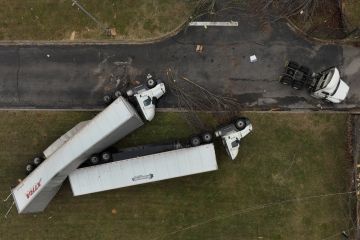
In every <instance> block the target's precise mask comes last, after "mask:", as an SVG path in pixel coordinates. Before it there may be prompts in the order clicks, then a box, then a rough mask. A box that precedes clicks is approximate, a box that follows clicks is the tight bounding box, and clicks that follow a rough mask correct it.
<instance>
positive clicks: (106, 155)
mask: <svg viewBox="0 0 360 240" xmlns="http://www.w3.org/2000/svg"><path fill="white" fill-rule="evenodd" d="M101 160H102V161H103V162H110V160H111V153H110V152H107V151H106V152H103V153H102V154H101Z"/></svg>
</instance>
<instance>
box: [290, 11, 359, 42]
mask: <svg viewBox="0 0 360 240" xmlns="http://www.w3.org/2000/svg"><path fill="white" fill-rule="evenodd" d="M285 19H286V21H287V25H288V27H289V28H290V29H291V30H292V31H294V32H295V33H297V34H299V35H301V36H302V37H304V38H305V39H306V40H308V41H310V42H313V43H322V44H327V45H336V44H341V45H351V44H358V43H360V39H359V40H353V39H332V40H326V39H321V38H317V37H313V36H311V35H309V34H307V33H306V32H304V31H303V30H302V29H301V28H299V27H298V26H297V25H296V24H295V23H294V22H293V21H292V20H290V18H288V17H286V18H285Z"/></svg>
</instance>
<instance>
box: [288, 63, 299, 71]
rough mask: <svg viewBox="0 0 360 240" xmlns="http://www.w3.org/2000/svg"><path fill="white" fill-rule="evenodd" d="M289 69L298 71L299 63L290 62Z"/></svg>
mask: <svg viewBox="0 0 360 240" xmlns="http://www.w3.org/2000/svg"><path fill="white" fill-rule="evenodd" d="M287 67H289V68H293V69H298V68H299V64H298V63H297V62H294V61H289V63H288V64H287Z"/></svg>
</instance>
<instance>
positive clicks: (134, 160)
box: [69, 143, 218, 196]
mask: <svg viewBox="0 0 360 240" xmlns="http://www.w3.org/2000/svg"><path fill="white" fill-rule="evenodd" d="M136 151H137V150H136ZM126 155H129V156H126ZM131 155H132V154H131V153H126V152H123V153H118V154H113V156H112V158H113V159H112V160H114V161H111V162H108V163H104V164H100V165H95V166H88V167H84V168H78V169H76V170H75V171H73V172H72V173H70V175H69V180H70V184H71V189H72V191H73V194H74V196H78V195H84V194H89V193H95V192H101V191H106V190H111V189H116V188H123V187H128V186H134V185H139V184H144V183H150V182H156V181H161V180H165V179H170V178H176V177H182V176H187V175H192V174H198V173H203V172H209V171H215V170H217V169H218V166H217V162H216V156H215V150H214V145H213V143H208V144H204V145H200V146H196V147H185V148H179V149H175V150H169V151H162V152H159V153H153V154H150V155H145V156H136V155H132V156H131ZM123 157H125V159H122V158H123Z"/></svg>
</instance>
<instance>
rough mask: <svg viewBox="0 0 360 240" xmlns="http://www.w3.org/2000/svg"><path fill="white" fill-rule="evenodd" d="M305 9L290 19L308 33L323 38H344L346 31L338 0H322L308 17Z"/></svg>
mask: <svg viewBox="0 0 360 240" xmlns="http://www.w3.org/2000/svg"><path fill="white" fill-rule="evenodd" d="M305 11H307V10H300V11H299V13H298V14H296V15H294V16H292V17H291V18H290V19H291V20H292V21H293V22H294V23H295V24H296V25H297V26H298V27H299V28H300V29H302V30H303V31H304V32H306V33H307V34H308V35H310V36H312V37H316V38H322V39H343V38H345V37H346V35H347V34H346V31H345V28H344V26H343V22H342V13H341V8H340V6H339V4H338V1H336V0H326V1H324V0H323V1H321V4H318V5H317V6H316V8H315V10H314V14H313V15H312V16H310V17H308V18H306V17H305V16H306V14H305Z"/></svg>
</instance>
